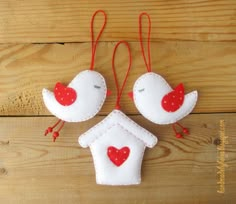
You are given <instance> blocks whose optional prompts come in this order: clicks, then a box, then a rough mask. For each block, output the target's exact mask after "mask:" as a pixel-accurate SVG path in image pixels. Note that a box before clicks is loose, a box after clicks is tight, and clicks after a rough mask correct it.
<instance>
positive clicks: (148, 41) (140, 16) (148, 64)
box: [139, 12, 152, 72]
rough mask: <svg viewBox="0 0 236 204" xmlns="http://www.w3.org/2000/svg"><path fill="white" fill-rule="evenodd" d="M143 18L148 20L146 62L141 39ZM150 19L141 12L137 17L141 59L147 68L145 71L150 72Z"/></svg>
mask: <svg viewBox="0 0 236 204" xmlns="http://www.w3.org/2000/svg"><path fill="white" fill-rule="evenodd" d="M143 16H147V18H148V39H147V43H148V48H147V49H148V50H147V51H148V62H147V59H146V56H145V51H144V46H143V37H142V17H143ZM151 27H152V26H151V18H150V16H149V14H147V13H146V12H143V13H141V14H140V15H139V42H140V45H141V50H142V55H143V59H144V62H145V65H146V67H147V71H148V72H151V71H152V68H151V51H150V35H151Z"/></svg>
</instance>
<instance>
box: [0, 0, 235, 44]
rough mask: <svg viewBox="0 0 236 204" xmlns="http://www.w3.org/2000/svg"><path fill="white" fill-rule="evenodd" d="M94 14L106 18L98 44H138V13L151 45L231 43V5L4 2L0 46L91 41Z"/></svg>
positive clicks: (226, 1) (139, 0)
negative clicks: (146, 17) (146, 22)
mask: <svg viewBox="0 0 236 204" xmlns="http://www.w3.org/2000/svg"><path fill="white" fill-rule="evenodd" d="M97 9H104V10H105V11H106V12H107V13H108V24H107V27H106V29H105V32H104V34H103V36H102V41H118V40H121V39H125V40H128V41H137V38H138V33H137V32H138V27H137V24H138V15H139V13H140V12H142V11H146V12H148V13H149V14H150V15H151V17H152V22H153V28H152V41H157V40H196V41H233V40H236V27H235V24H236V2H235V1H234V0H215V1H208V0H204V1H203V0H192V1H188V0H178V1H163V0H155V1H153V0H146V1H143V0H136V1H131V0H129V1H127V0H119V1H117V0H116V1H115V0H103V1H87V0H79V1H78V0H67V1H57V0H50V1H49V0H41V1H32V0H21V1H17V0H8V1H0V13H1V15H0V43H7V42H8V43H16V42H21V43H26V42H28V43H30V42H36V43H38V42H85V41H90V34H89V28H90V19H91V16H92V14H93V12H94V11H95V10H97ZM97 22H98V23H97V24H96V27H97V28H98V27H99V23H101V21H100V19H98V20H97Z"/></svg>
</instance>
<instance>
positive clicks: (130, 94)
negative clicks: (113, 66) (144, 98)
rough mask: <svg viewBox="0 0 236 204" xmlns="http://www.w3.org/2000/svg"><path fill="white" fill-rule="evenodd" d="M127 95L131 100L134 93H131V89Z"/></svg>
mask: <svg viewBox="0 0 236 204" xmlns="http://www.w3.org/2000/svg"><path fill="white" fill-rule="evenodd" d="M128 96H129V97H130V98H131V100H132V101H133V100H134V93H133V91H131V92H129V93H128Z"/></svg>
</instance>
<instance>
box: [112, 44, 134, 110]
mask: <svg viewBox="0 0 236 204" xmlns="http://www.w3.org/2000/svg"><path fill="white" fill-rule="evenodd" d="M121 43H124V44H125V45H126V47H127V48H128V53H129V66H128V69H127V72H126V74H125V79H124V81H123V83H122V86H121V89H120V88H119V83H118V80H117V75H116V70H115V54H116V50H117V48H118V46H119V45H120V44H121ZM131 61H132V59H131V50H130V47H129V44H128V43H127V42H126V41H120V42H118V43H117V44H116V46H115V48H114V52H113V56H112V70H113V75H114V79H115V84H116V90H117V98H116V107H115V108H116V109H118V110H119V109H120V99H121V95H122V92H123V89H124V87H125V83H126V81H127V78H128V74H129V71H130V68H131Z"/></svg>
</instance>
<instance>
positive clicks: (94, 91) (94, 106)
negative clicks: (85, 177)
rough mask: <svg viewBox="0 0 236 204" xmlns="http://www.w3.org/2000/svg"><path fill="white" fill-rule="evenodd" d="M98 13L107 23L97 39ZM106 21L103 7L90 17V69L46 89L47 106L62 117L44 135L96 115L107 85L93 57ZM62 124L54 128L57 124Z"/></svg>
mask: <svg viewBox="0 0 236 204" xmlns="http://www.w3.org/2000/svg"><path fill="white" fill-rule="evenodd" d="M98 13H102V14H103V15H104V24H103V26H102V28H101V30H100V33H99V35H98V37H97V39H96V41H94V34H93V23H94V18H95V16H96V15H97V14H98ZM105 25H106V14H105V12H104V11H102V10H98V11H96V12H95V13H94V15H93V17H92V20H91V38H92V58H91V65H90V69H89V70H85V71H82V72H80V73H79V74H78V75H77V76H76V77H75V78H74V79H73V80H72V81H71V82H70V83H69V85H68V86H65V85H63V84H62V83H60V82H58V83H56V85H55V87H54V91H49V90H47V89H43V91H42V94H43V101H44V103H45V106H46V107H47V109H48V110H49V111H50V112H51V113H52V114H53V115H55V116H56V117H57V118H58V119H59V120H58V121H57V122H56V124H55V125H53V126H51V127H48V128H47V129H46V131H45V136H46V135H47V134H48V133H53V140H54V141H55V140H56V138H57V137H58V136H59V132H60V130H61V129H62V127H63V125H64V123H65V122H82V121H86V120H88V119H90V118H92V117H94V116H95V115H96V114H97V113H98V112H99V111H100V109H101V107H102V105H103V103H104V101H105V99H106V95H107V86H106V82H105V79H104V77H103V76H102V75H101V74H100V73H98V72H96V71H94V60H95V53H96V47H97V43H98V40H99V38H100V37H101V34H102V32H103V30H104V28H105ZM56 126H59V128H58V129H57V130H56V131H54V128H56Z"/></svg>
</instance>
